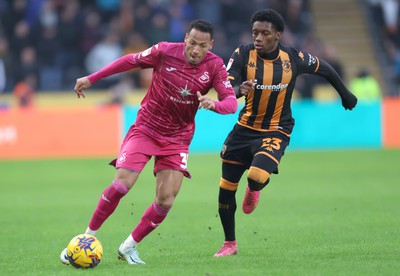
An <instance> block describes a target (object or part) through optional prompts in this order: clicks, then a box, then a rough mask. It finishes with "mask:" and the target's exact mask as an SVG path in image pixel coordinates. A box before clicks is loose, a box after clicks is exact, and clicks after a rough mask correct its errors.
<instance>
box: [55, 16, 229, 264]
mask: <svg viewBox="0 0 400 276" xmlns="http://www.w3.org/2000/svg"><path fill="white" fill-rule="evenodd" d="M213 32H214V30H213V26H212V25H211V24H210V23H209V22H207V21H204V20H195V21H193V22H192V23H191V24H190V26H189V30H188V33H186V35H185V39H184V42H183V43H169V42H160V43H158V44H156V45H153V46H152V47H151V48H149V49H147V50H145V51H143V52H140V53H134V54H128V55H125V56H123V57H121V58H119V59H117V60H116V61H114V62H112V63H111V64H109V65H107V66H106V67H104V68H103V69H101V70H99V71H98V72H95V73H93V74H91V75H89V76H86V77H83V78H79V79H78V80H77V82H76V85H75V92H76V93H77V95H78V98H80V97H85V94H84V93H83V91H84V90H85V89H87V88H89V87H90V86H91V84H93V83H94V82H96V81H98V80H100V79H103V78H105V77H108V76H110V75H113V74H116V73H120V72H124V71H127V70H130V69H132V68H153V76H152V83H151V85H150V87H149V90H148V92H147V94H146V96H145V97H144V98H143V100H142V103H141V108H140V109H139V112H138V115H137V119H136V122H135V123H134V124H133V125H132V126H131V128H130V129H129V131H128V133H127V134H126V136H125V139H124V141H123V143H122V146H121V149H120V152H119V155H118V158H117V159H115V160H113V161H112V164H113V165H114V166H115V167H116V175H115V178H114V180H113V182H112V183H111V185H110V186H108V187H107V188H106V189H105V190H104V191H103V193H102V194H101V196H100V199H99V202H98V204H97V207H96V209H95V211H94V213H93V216H92V218H91V220H90V222H89V226H88V228H87V230H86V233H88V234H92V235H94V234H95V233H96V231H97V230H99V229H100V227H101V225H102V224H103V223H104V221H105V220H106V219H107V218H108V217H109V216H110V215H111V214H112V213H113V212H114V210H115V209H116V207H117V206H118V203H119V201H120V199H121V198H122V197H123V196H125V195H126V194H127V193H128V191H129V190H130V189H131V188H132V186H133V185H134V184H135V182H136V180H137V179H138V177H139V175H140V172H141V171H142V169H143V168H144V166H145V165H146V163H147V162H148V161H149V160H150V158H151V157H154V160H155V164H154V169H153V172H154V174H155V177H156V198H155V200H154V202H153V203H152V204H151V205H150V206H149V207H148V208H147V210H146V211H145V212H144V214H143V216H142V218H141V220H140V222H139V223H138V224H137V226H136V227H135V228H134V230H133V231H132V233H131V234H130V235H129V236H128V238H127V239H126V240H125V241H124V242H123V243H122V244H121V246H120V247H119V249H118V258H119V259H121V260H125V261H127V262H128V263H129V264H144V262H143V261H142V260H141V259H140V258H139V254H138V252H137V248H136V247H137V244H138V243H139V242H140V241H142V239H143V238H144V237H146V236H147V235H148V234H149V233H150V232H151V231H153V230H154V229H155V228H156V227H157V226H158V225H160V224H161V223H162V221H163V220H164V219H165V217H166V216H167V214H168V212H169V210H170V209H171V207H172V205H173V203H174V200H175V197H176V196H177V194H178V192H179V190H180V187H181V185H182V180H183V176H186V177H188V178H190V177H191V176H190V174H189V172H188V171H187V161H188V153H189V144H190V142H191V140H192V138H193V134H194V129H195V122H194V118H195V115H196V112H197V110H198V108H199V106H200V107H203V108H205V109H207V110H212V111H214V112H217V113H220V114H230V113H235V112H236V110H237V101H236V96H235V92H234V90H233V88H232V86H231V84H230V81H229V80H228V75H227V72H226V68H225V66H224V64H223V61H222V59H221V58H220V57H218V56H216V55H215V54H213V53H211V52H210V51H209V50H211V48H212V45H213ZM211 88H214V89H215V91H216V92H217V94H218V99H219V101H214V100H211V99H210V98H209V97H207V96H205V95H206V94H207V93H208V91H209V90H210V89H211ZM61 261H62V262H63V263H66V264H68V263H69V261H68V257H67V256H66V249H64V250H63V252H62V253H61Z"/></svg>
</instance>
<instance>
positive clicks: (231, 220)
mask: <svg viewBox="0 0 400 276" xmlns="http://www.w3.org/2000/svg"><path fill="white" fill-rule="evenodd" d="M235 194H236V191H229V190H225V189H222V188H219V197H218V201H219V204H218V205H219V206H218V213H219V217H220V219H221V223H222V227H223V229H224V234H225V240H226V241H234V240H236V237H235V211H236V197H235Z"/></svg>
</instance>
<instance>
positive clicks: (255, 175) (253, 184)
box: [242, 155, 277, 214]
mask: <svg viewBox="0 0 400 276" xmlns="http://www.w3.org/2000/svg"><path fill="white" fill-rule="evenodd" d="M268 161H269V160H268V158H265V156H262V155H256V156H255V157H254V160H253V164H252V165H251V166H250V168H249V172H248V174H247V182H248V186H247V187H246V193H245V196H244V199H243V204H242V210H243V212H244V213H245V214H250V213H252V212H253V211H254V209H255V208H256V207H257V205H258V202H259V200H260V192H261V190H262V189H263V188H264V187H265V186H267V184H268V183H269V177H270V175H271V174H270V173H269V172H267V171H266V170H264V169H263V168H259V167H257V166H256V164H259V163H264V164H265V162H268ZM272 165H273V166H274V167H275V168H276V167H277V164H272Z"/></svg>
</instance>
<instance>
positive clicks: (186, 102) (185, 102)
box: [169, 96, 194, 104]
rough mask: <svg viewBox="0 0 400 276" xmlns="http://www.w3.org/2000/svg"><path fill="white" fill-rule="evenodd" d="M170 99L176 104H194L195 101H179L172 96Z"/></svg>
mask: <svg viewBox="0 0 400 276" xmlns="http://www.w3.org/2000/svg"><path fill="white" fill-rule="evenodd" d="M169 99H170V100H171V101H173V102H176V103H181V104H194V102H193V101H185V100H181V99H177V98H175V97H172V96H170V97H169Z"/></svg>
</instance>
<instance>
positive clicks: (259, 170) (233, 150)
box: [214, 9, 357, 257]
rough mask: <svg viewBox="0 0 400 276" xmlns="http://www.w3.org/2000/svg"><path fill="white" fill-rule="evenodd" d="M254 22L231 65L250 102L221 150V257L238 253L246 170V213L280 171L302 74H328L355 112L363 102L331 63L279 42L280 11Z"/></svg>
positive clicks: (238, 92)
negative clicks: (239, 203) (239, 191)
mask: <svg viewBox="0 0 400 276" xmlns="http://www.w3.org/2000/svg"><path fill="white" fill-rule="evenodd" d="M251 24H252V38H253V43H250V44H247V45H242V46H240V47H238V48H237V49H236V50H235V52H234V53H233V54H232V57H231V59H230V60H229V63H228V66H227V70H228V75H229V76H228V78H229V79H230V80H231V84H232V86H233V87H234V90H235V92H236V96H237V97H238V98H239V97H242V96H244V97H245V105H244V107H243V109H242V110H241V111H240V113H239V119H238V122H237V123H236V124H235V126H234V127H233V129H232V131H231V132H230V133H229V135H228V137H227V138H226V140H225V142H224V145H223V147H222V151H221V158H222V177H221V180H220V190H219V199H218V200H219V208H218V212H219V215H220V219H221V223H222V226H223V230H224V236H225V241H224V243H223V245H222V247H221V248H220V250H218V252H217V253H215V255H214V256H215V257H224V256H230V255H234V254H236V253H237V243H236V236H235V211H236V199H235V195H236V191H237V189H238V184H239V181H240V179H241V177H242V175H243V174H244V172H245V171H246V170H248V172H247V181H248V186H247V188H246V194H245V197H244V200H243V204H242V209H243V212H244V213H246V214H250V213H251V212H253V210H254V209H255V208H256V206H257V204H258V201H259V196H260V191H261V190H262V189H263V188H264V187H265V186H266V185H267V184H268V182H269V181H270V176H271V174H273V173H275V174H277V173H278V165H279V163H280V161H281V158H282V156H283V154H284V152H285V149H286V147H287V145H288V144H289V140H290V134H291V132H292V129H293V126H294V119H293V117H292V111H291V107H290V102H291V99H292V94H293V89H294V87H295V81H296V77H297V76H298V75H300V74H303V73H308V74H315V75H319V76H322V77H324V78H325V79H327V80H328V81H329V83H330V84H331V85H332V86H333V87H334V88H335V89H336V91H337V92H338V93H339V95H340V97H341V100H342V105H343V107H344V108H345V109H349V110H351V109H353V108H354V107H355V105H356V104H357V98H356V97H355V96H354V95H353V94H352V93H351V92H350V91H349V90H348V89H347V88H346V87H345V85H344V83H343V81H342V80H341V79H340V77H339V75H338V74H337V72H336V71H335V70H334V69H333V68H332V67H331V66H330V65H329V64H328V63H327V62H325V61H324V60H321V59H319V58H318V57H315V56H313V55H311V54H310V53H307V52H304V51H298V50H296V49H294V48H292V47H288V46H285V45H283V44H281V43H280V42H279V40H280V39H281V37H282V34H283V31H284V20H283V18H282V17H281V15H280V14H279V13H277V12H276V11H275V10H272V9H264V10H259V11H257V12H255V13H254V14H253V16H252V18H251Z"/></svg>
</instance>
